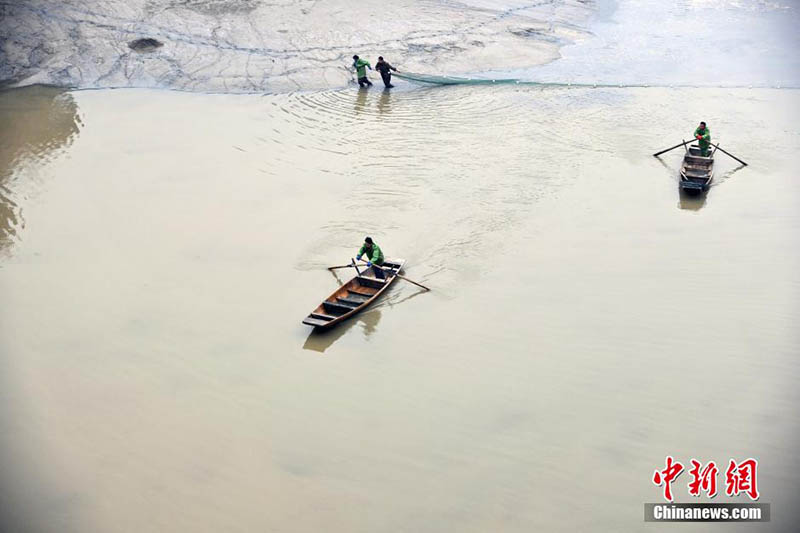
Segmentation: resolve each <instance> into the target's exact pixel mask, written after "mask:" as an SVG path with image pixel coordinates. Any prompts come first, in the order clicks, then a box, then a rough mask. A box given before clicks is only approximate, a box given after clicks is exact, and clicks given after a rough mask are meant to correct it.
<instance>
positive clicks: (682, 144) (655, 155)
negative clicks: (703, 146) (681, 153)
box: [653, 141, 692, 157]
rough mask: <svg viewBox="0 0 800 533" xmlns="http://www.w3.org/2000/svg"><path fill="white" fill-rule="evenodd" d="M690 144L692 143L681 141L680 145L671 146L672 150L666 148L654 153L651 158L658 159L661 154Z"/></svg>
mask: <svg viewBox="0 0 800 533" xmlns="http://www.w3.org/2000/svg"><path fill="white" fill-rule="evenodd" d="M690 142H692V141H683V142H682V143H680V144H676V145H675V146H673V147H672V148H667V149H666V150H661V151H660V152H656V153H654V154H653V157H658V156H660V155H661V154H663V153H664V152H669V151H670V150H674V149H675V148H677V147H679V146H684V145H686V144H687V143H690Z"/></svg>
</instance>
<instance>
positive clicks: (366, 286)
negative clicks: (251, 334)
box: [303, 259, 406, 330]
mask: <svg viewBox="0 0 800 533" xmlns="http://www.w3.org/2000/svg"><path fill="white" fill-rule="evenodd" d="M405 263H406V261H405V259H388V260H386V261H384V263H383V267H384V269H386V270H385V274H386V280H385V281H382V280H380V279H378V278H376V277H375V276H374V272H373V269H371V268H366V267H365V268H364V269H363V270H360V273H359V274H358V275H356V276H355V277H353V278H352V279H350V280H349V281H348V282H347V283H345V284H344V285H342V286H341V287H339V288H338V289H337V290H335V291H334V292H333V294H331V295H330V296H328V297H327V298H326V299H325V300H323V301H322V303H321V304H319V305H318V306H317V307H316V309H314V310H313V311H311V313H309V315H308V316H307V317H306V318H305V319H303V324H305V325H307V326H313V327H314V329H317V330H326V329H330V328H332V327H334V326H336V325H338V324H341V323H342V322H344V321H345V320H347V319H349V318H352V317H353V316H355V315H357V314H358V313H360V312H361V311H363V310H364V309H366V308H367V307H369V306H370V305H371V304H372V303H373V302H375V300H377V299H378V298H380V296H381V295H382V294H383V293H384V292H386V290H387V289H388V288H389V286H390V285H391V284H392V283H394V281H395V280H396V279H397V276H396V274H398V273H399V272H400V271H401V270H402V268H403V266H404V265H405ZM389 269H391V270H389Z"/></svg>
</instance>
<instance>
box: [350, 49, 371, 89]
mask: <svg viewBox="0 0 800 533" xmlns="http://www.w3.org/2000/svg"><path fill="white" fill-rule="evenodd" d="M367 67H368V68H369V69H370V70H372V66H371V65H370V64H369V61H365V60H363V59H359V58H358V56H353V68H354V69H356V77H358V86H359V87H362V88H363V87H372V82H371V81H369V78H367Z"/></svg>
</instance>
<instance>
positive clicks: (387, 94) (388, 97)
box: [378, 87, 392, 115]
mask: <svg viewBox="0 0 800 533" xmlns="http://www.w3.org/2000/svg"><path fill="white" fill-rule="evenodd" d="M391 101H392V91H391V89H389V88H388V87H387V88H385V89H384V90H383V92H382V93H381V97H380V98H379V99H378V113H380V114H381V115H383V114H384V113H388V112H389V111H390V109H391V108H390V106H389V103H390V102H391Z"/></svg>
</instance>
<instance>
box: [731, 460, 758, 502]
mask: <svg viewBox="0 0 800 533" xmlns="http://www.w3.org/2000/svg"><path fill="white" fill-rule="evenodd" d="M757 470H758V461H756V460H755V459H752V458H751V459H746V460H744V461H742V462H741V463H739V464H738V465H737V464H736V461H734V460H733V459H731V462H730V463H729V464H728V469H727V470H726V471H725V494H727V495H728V496H737V495H738V494H739V493H740V492H744V493H745V494H747V495H748V496H750V499H751V500H757V499H758V485H757V482H756V472H757Z"/></svg>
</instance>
